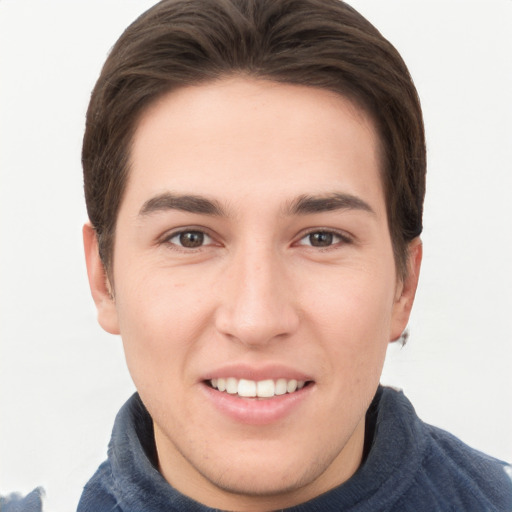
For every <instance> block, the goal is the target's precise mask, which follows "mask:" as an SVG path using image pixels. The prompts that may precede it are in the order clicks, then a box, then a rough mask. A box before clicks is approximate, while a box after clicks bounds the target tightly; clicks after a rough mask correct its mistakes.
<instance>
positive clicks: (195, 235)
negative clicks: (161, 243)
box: [168, 230, 212, 249]
mask: <svg viewBox="0 0 512 512" xmlns="http://www.w3.org/2000/svg"><path fill="white" fill-rule="evenodd" d="M168 242H169V243H171V244H174V245H178V246H180V247H184V248H186V249H196V248H197V247H202V246H203V245H206V244H210V243H211V242H212V239H211V237H209V236H208V235H207V234H206V233H203V232H202V231H193V230H191V231H181V232H180V233H176V234H174V235H173V236H171V237H170V238H169V239H168Z"/></svg>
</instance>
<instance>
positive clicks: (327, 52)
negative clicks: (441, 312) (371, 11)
mask: <svg viewBox="0 0 512 512" xmlns="http://www.w3.org/2000/svg"><path fill="white" fill-rule="evenodd" d="M234 74H243V75H246V76H249V77H256V78H260V79H267V80H272V81H275V82H283V83H289V84H297V85H305V86H311V87H319V88H323V89H328V90H331V91H334V92H336V93H339V94H341V95H343V96H345V97H347V98H349V99H350V100H352V101H353V102H354V103H355V104H357V105H358V106H359V107H361V108H363V109H364V110H365V111H366V112H367V113H368V114H369V115H370V117H371V118H372V119H373V121H374V122H375V125H376V128H377V130H378V133H379V135H380V142H381V146H382V156H383V158H382V179H383V184H384V192H385V198H386V205H387V215H388V224H389V229H390V235H391V240H392V244H393V249H394V254H395V263H396V267H397V271H398V273H399V274H400V275H401V276H402V277H403V276H405V274H406V272H407V268H406V266H407V243H408V242H409V241H411V240H412V239H413V238H415V237H416V236H418V235H419V234H420V233H421V231H422V211H423V198H424V194H425V171H426V151H425V140H424V129H423V120H422V114H421V108H420V102H419V99H418V95H417V92H416V89H415V87H414V84H413V82H412V79H411V77H410V75H409V72H408V70H407V67H406V66H405V64H404V62H403V60H402V58H401V57H400V55H399V54H398V52H397V51H396V49H395V48H394V47H393V46H392V45H391V44H390V43H389V42H388V41H387V40H386V39H385V38H384V37H383V36H382V35H381V34H380V33H379V32H378V31H377V29H376V28H375V27H374V26H373V25H372V24H371V23H369V22H368V21H367V20H366V19H365V18H363V17H362V16H361V15H360V14H359V13H357V12H356V11H355V10H354V9H353V8H352V7H350V6H349V5H348V4H346V3H344V2H342V1H340V0H163V1H161V2H159V3H158V4H156V5H155V6H154V7H152V8H151V9H149V10H148V11H147V12H145V13H144V14H143V15H142V16H140V17H139V18H138V19H137V20H136V21H135V22H134V23H133V24H132V25H130V26H129V27H128V28H127V29H126V31H125V32H124V33H123V34H122V36H121V37H120V38H119V40H118V41H117V43H116V44H115V46H114V47H113V49H112V51H111V53H110V55H109V57H108V59H107V61H106V62H105V65H104V67H103V70H102V72H101V75H100V77H99V79H98V81H97V83H96V86H95V88H94V90H93V93H92V97H91V102H90V105H89V109H88V112H87V123H86V131H85V136H84V143H83V152H82V164H83V169H84V184H85V199H86V203H87V211H88V214H89V219H90V221H91V223H92V224H93V226H94V228H95V230H96V233H97V236H98V242H99V250H100V256H101V258H102V261H103V263H104V265H105V268H106V269H107V272H109V269H110V267H111V264H112V252H113V242H114V235H115V226H116V219H117V213H118V210H119V206H120V203H121V200H122V197H123V193H124V189H125V187H126V182H127V177H128V173H129V163H130V146H131V141H132V138H133V134H134V131H135V129H136V127H137V122H138V119H139V118H140V116H141V113H142V112H143V111H144V110H145V109H146V108H147V107H148V106H149V105H150V104H151V103H153V102H154V101H155V100H156V99H158V98H159V97H161V96H162V95H163V94H165V93H167V92H169V91H172V90H175V89H177V88H180V87H185V86H189V85H198V84H201V83H206V82H209V81H213V80H217V79H220V78H223V77H226V76H229V75H234Z"/></svg>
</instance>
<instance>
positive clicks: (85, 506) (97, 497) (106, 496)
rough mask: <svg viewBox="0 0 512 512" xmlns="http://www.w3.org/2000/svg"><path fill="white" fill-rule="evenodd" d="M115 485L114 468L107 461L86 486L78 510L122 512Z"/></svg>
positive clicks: (81, 511)
mask: <svg viewBox="0 0 512 512" xmlns="http://www.w3.org/2000/svg"><path fill="white" fill-rule="evenodd" d="M113 486H114V480H113V478H112V469H111V466H110V463H109V461H105V462H104V463H103V464H101V466H100V467H99V468H98V470H97V471H96V473H95V474H94V475H93V477H92V478H91V479H90V480H89V482H87V484H86V486H85V487H84V490H83V493H82V497H81V498H80V502H79V503H78V508H77V512H103V511H105V512H106V511H108V512H121V508H120V507H119V505H118V503H117V499H116V498H115V495H114V493H113Z"/></svg>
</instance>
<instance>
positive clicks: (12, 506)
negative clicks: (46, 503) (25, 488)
mask: <svg viewBox="0 0 512 512" xmlns="http://www.w3.org/2000/svg"><path fill="white" fill-rule="evenodd" d="M43 498H44V490H43V489H42V487H38V488H36V489H34V490H33V491H32V492H31V493H29V494H27V495H26V496H25V497H23V496H21V495H20V494H18V493H13V494H9V495H8V496H5V497H4V496H0V510H1V511H2V512H42V510H43Z"/></svg>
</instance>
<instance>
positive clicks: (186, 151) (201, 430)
mask: <svg viewBox="0 0 512 512" xmlns="http://www.w3.org/2000/svg"><path fill="white" fill-rule="evenodd" d="M83 165H84V179H85V192H86V201H87V208H88V213H89V218H90V221H91V223H90V224H87V225H86V226H85V227H84V243H85V250H86V259H87V267H88V273H89V281H90V285H91V290H92V294H93V298H94V300H95V303H96V306H97V309H98V318H99V322H100V324H101V325H102V327H103V328H104V329H105V330H107V331H108V332H111V333H114V334H120V335H121V337H122V339H123V345H124V349H125V354H126V359H127V363H128V367H129V369H130V373H131V375H132V378H133V380H134V382H135V385H136V387H137V390H138V394H137V395H135V396H134V397H132V398H131V399H130V400H129V401H128V403H127V404H126V405H125V406H124V407H123V409H122V410H121V411H120V413H119V415H118V418H117V419H116V424H115V426H114V432H113V436H112V441H111V444H110V448H109V459H108V460H107V461H106V462H105V463H104V464H103V465H102V466H101V467H100V468H99V470H98V472H97V473H96V474H95V476H94V477H93V478H92V479H91V481H90V482H89V483H88V485H87V486H86V488H85V489H84V493H83V495H82V499H81V502H80V505H79V510H80V511H82V510H84V511H85V510H91V511H92V510H94V511H101V510H119V511H125V510H147V511H156V510H208V509H221V510H240V511H260V510H276V509H285V508H292V510H345V509H347V510H348V509H351V510H358V511H364V510H368V511H369V510H416V511H417V510H475V511H476V510H509V509H512V484H511V481H510V478H509V477H508V476H507V474H506V469H507V466H506V465H505V464H503V463H501V462H499V461H495V460H493V459H491V458H489V457H486V456H484V455H482V454H479V453H477V452H475V451H473V450H471V449H470V448H468V447H466V446H465V445H463V444H462V443H461V442H460V441H458V440H457V439H455V438H453V437H451V436H450V435H448V434H447V433H445V432H442V431H440V430H437V429H435V428H432V427H429V426H427V425H425V424H424V423H422V422H421V421H420V420H419V419H418V418H417V417H416V416H415V414H414V410H413V408H412V406H411V404H410V403H409V402H408V401H407V399H406V398H405V397H404V396H403V395H402V394H400V393H397V392H395V391H393V390H391V389H384V388H381V387H379V378H380V372H381V369H382V365H383V362H384V356H385V351H386V346H387V344H388V343H389V342H390V341H395V340H398V339H400V337H401V336H402V335H403V332H404V330H405V328H406V325H407V321H408V318H409V314H410V311H411V308H412V304H413V300H414V295H415V291H416V286H417V282H418V276H419V270H420V264H421V255H422V248H421V241H420V239H419V235H420V233H421V229H422V223H421V217H422V204H423V196H424V180H425V167H426V164H425V143H424V133H423V124H422V118H421V110H420V106H419V100H418V98H417V94H416V91H415V88H414V86H413V84H412V81H411V79H410V77H409V74H408V72H407V69H406V67H405V65H404V63H403V61H402V60H401V58H400V56H399V55H398V53H397V52H396V50H395V49H394V48H393V47H392V46H391V45H390V44H389V43H388V42H387V41H386V40H385V39H384V38H383V37H382V36H381V35H380V34H379V33H378V32H377V31H376V29H375V28H374V27H373V26H371V25H370V24H369V23H368V22H367V21H366V20H365V19H364V18H362V17H361V16H360V15H359V14H358V13H356V12H355V11H354V10H353V9H351V8H350V7H349V6H348V5H346V4H344V3H342V2H339V1H338V0H330V1H320V0H307V1H305V0H277V1H276V0H253V1H250V0H225V1H218V0H211V1H199V0H193V1H165V0H164V1H163V2H161V3H159V4H157V5H156V6H155V7H153V8H152V9H150V10H149V11H148V12H147V13H145V14H144V15H143V16H141V17H140V18H139V19H138V20H137V21H136V22H135V23H134V24H133V25H132V26H130V27H129V28H128V29H127V31H126V32H125V33H124V34H123V36H122V37H121V38H120V40H119V41H118V42H117V44H116V46H115V47H114V48H113V50H112V53H111V55H110V56H109V58H108V60H107V62H106V64H105V66H104V68H103V71H102V74H101V76H100V79H99V80H98V83H97V84H96V87H95V89H94V91H93V95H92V98H91V103H90V106H89V111H88V117H87V128H86V134H85V138H84V147H83Z"/></svg>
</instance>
